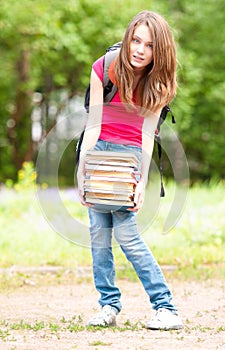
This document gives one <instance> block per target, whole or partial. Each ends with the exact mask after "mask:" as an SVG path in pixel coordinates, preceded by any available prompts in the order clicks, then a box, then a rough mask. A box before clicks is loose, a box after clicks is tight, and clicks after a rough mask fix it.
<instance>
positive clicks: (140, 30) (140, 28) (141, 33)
mask: <svg viewBox="0 0 225 350" xmlns="http://www.w3.org/2000/svg"><path fill="white" fill-rule="evenodd" d="M133 35H136V36H138V37H139V38H141V39H142V40H144V41H146V42H152V40H153V36H152V32H151V30H150V28H149V27H148V26H147V24H144V23H142V24H139V25H137V26H136V28H135V29H134V34H133Z"/></svg>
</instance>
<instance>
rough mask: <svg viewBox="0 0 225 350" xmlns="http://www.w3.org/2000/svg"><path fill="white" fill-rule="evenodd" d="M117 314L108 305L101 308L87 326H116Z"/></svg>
mask: <svg viewBox="0 0 225 350" xmlns="http://www.w3.org/2000/svg"><path fill="white" fill-rule="evenodd" d="M116 315H117V312H116V310H115V309H114V308H112V307H111V306H110V305H105V306H103V308H102V310H101V311H100V312H99V313H97V314H96V315H94V316H93V317H92V318H91V319H90V320H89V322H88V326H102V327H107V326H116Z"/></svg>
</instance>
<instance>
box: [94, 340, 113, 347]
mask: <svg viewBox="0 0 225 350" xmlns="http://www.w3.org/2000/svg"><path fill="white" fill-rule="evenodd" d="M88 345H90V346H97V345H100V346H110V345H112V343H104V342H102V341H101V340H97V341H94V342H92V343H89V344H88Z"/></svg>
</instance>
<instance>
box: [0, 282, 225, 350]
mask: <svg viewBox="0 0 225 350" xmlns="http://www.w3.org/2000/svg"><path fill="white" fill-rule="evenodd" d="M168 283H169V285H170V287H171V289H172V291H173V294H174V298H175V301H176V304H177V306H178V307H179V310H180V314H181V316H182V318H183V321H184V324H185V327H184V329H183V330H179V331H169V332H168V331H167V332H166V331H150V330H146V329H145V328H144V327H143V325H144V324H145V322H146V321H147V320H148V319H149V318H150V317H151V315H153V311H152V310H151V306H150V304H149V302H148V298H147V296H146V294H145V292H144V290H143V288H142V286H141V284H140V283H139V282H133V283H132V282H127V281H124V280H119V281H118V283H117V284H118V286H119V287H120V289H121V291H122V303H123V310H122V312H121V313H120V314H119V316H118V318H117V328H110V329H106V328H104V329H98V330H95V331H94V330H93V329H89V328H87V327H85V325H86V322H87V320H88V319H89V318H90V316H91V315H92V314H93V313H94V312H96V311H98V304H97V299H98V294H97V292H96V291H95V289H94V287H93V284H92V282H87V281H86V282H85V281H80V282H79V281H74V280H70V279H69V278H68V279H67V282H66V283H65V281H64V283H61V284H56V285H51V283H50V284H48V283H43V281H42V283H39V282H37V281H34V282H33V281H32V278H31V279H29V281H27V282H26V281H25V280H24V283H23V285H21V286H20V287H19V288H15V289H14V290H12V289H11V290H7V291H4V292H2V293H1V294H0V305H1V309H0V319H1V320H0V350H37V349H39V350H56V349H57V350H72V349H79V350H83V349H84V350H87V349H93V350H97V349H102V350H108V349H110V350H125V349H126V350H146V349H151V350H167V349H171V350H175V349H178V350H187V349H188V350H189V349H190V350H195V349H204V350H207V349H211V350H214V349H215V350H216V349H217V350H222V349H225V283H224V281H222V280H208V281H204V282H193V281H192V282H187V281H185V282H181V281H177V280H172V281H168ZM35 325H36V329H35V328H34V326H35ZM72 325H73V327H75V328H76V327H79V330H78V331H75V330H73V331H71V326H72ZM32 327H33V328H32ZM23 328H25V329H23ZM29 328H31V329H29ZM39 328H40V329H39Z"/></svg>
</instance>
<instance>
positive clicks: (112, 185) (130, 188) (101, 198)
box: [84, 150, 138, 207]
mask: <svg viewBox="0 0 225 350" xmlns="http://www.w3.org/2000/svg"><path fill="white" fill-rule="evenodd" d="M137 169H138V158H137V157H136V155H134V154H132V153H129V152H127V153H126V152H113V151H96V150H93V151H88V152H87V154H86V158H85V181H84V192H85V200H86V202H87V203H91V204H94V205H98V206H99V205H100V207H101V206H103V207H104V206H109V207H110V206H113V207H134V205H135V204H134V201H133V200H134V191H135V186H136V184H137V178H136V175H137Z"/></svg>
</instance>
